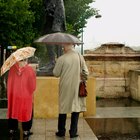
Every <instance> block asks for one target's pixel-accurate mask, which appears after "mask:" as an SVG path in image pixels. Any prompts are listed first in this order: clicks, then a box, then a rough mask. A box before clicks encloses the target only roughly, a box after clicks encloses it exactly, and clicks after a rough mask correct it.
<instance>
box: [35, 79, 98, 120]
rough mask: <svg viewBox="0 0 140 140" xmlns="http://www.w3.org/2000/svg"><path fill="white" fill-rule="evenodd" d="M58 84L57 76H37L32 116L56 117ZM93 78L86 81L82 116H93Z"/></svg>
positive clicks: (94, 105) (94, 102)
mask: <svg viewBox="0 0 140 140" xmlns="http://www.w3.org/2000/svg"><path fill="white" fill-rule="evenodd" d="M58 84H59V78H55V77H37V89H36V91H35V95H34V117H35V118H55V117H58ZM94 90H95V79H94V78H89V80H88V81H87V91H88V97H87V111H86V112H84V113H83V114H82V115H83V116H85V117H86V116H93V115H95V112H96V96H95V91H94Z"/></svg>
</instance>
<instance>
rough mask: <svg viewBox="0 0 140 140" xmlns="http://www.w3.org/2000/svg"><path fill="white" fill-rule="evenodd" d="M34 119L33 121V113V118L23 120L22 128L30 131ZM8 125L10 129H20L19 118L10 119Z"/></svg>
mask: <svg viewBox="0 0 140 140" xmlns="http://www.w3.org/2000/svg"><path fill="white" fill-rule="evenodd" d="M32 121H33V115H32V117H31V120H29V121H27V122H22V129H23V131H29V130H30V129H31V127H32ZM8 127H9V130H17V129H18V120H17V119H12V118H10V119H8Z"/></svg>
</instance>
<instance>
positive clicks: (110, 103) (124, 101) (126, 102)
mask: <svg viewBox="0 0 140 140" xmlns="http://www.w3.org/2000/svg"><path fill="white" fill-rule="evenodd" d="M96 106H97V107H136V106H138V107H140V102H138V101H135V100H133V99H131V98H116V99H97V101H96Z"/></svg>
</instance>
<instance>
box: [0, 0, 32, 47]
mask: <svg viewBox="0 0 140 140" xmlns="http://www.w3.org/2000/svg"><path fill="white" fill-rule="evenodd" d="M29 8H30V1H29V0H1V1H0V9H1V12H0V25H1V26H0V44H1V45H2V46H8V45H16V46H24V45H27V44H30V43H31V40H32V39H33V38H34V36H35V33H34V30H33V26H32V23H33V22H34V19H35V17H34V13H33V12H32V11H31V10H30V9H29Z"/></svg>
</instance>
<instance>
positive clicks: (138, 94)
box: [129, 70, 140, 101]
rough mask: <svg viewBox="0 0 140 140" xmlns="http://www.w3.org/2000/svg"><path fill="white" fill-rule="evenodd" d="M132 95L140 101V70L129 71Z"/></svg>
mask: <svg viewBox="0 0 140 140" xmlns="http://www.w3.org/2000/svg"><path fill="white" fill-rule="evenodd" d="M129 77H130V78H129V88H130V95H131V97H132V98H133V99H135V100H137V101H140V70H131V71H129Z"/></svg>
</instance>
